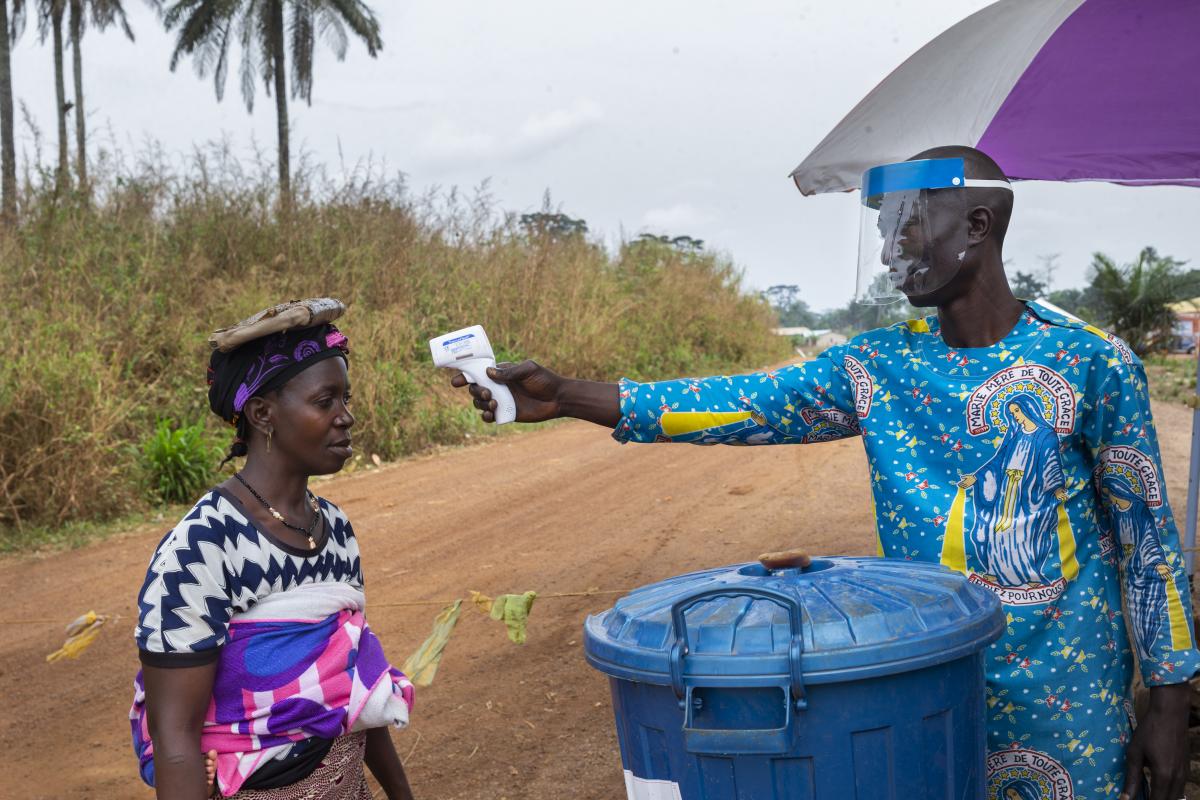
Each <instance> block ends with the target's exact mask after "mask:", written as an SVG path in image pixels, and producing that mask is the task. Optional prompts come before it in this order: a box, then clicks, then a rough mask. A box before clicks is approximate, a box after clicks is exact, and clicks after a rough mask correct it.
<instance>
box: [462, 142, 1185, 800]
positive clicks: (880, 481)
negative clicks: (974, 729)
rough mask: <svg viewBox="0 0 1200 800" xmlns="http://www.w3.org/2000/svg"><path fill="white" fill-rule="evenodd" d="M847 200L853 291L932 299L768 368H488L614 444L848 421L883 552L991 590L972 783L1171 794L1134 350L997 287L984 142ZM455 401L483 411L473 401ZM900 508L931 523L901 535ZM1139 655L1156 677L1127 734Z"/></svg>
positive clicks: (1175, 594) (1159, 495) (1069, 797)
mask: <svg viewBox="0 0 1200 800" xmlns="http://www.w3.org/2000/svg"><path fill="white" fill-rule="evenodd" d="M861 199H862V226H861V228H860V240H859V265H858V288H857V292H856V294H857V297H858V300H859V301H860V302H863V303H883V302H892V301H895V300H898V299H902V298H907V299H908V301H909V302H910V303H912V304H913V305H915V306H919V307H927V308H934V309H936V313H932V314H930V315H929V316H926V317H924V318H919V319H912V320H908V321H907V322H902V323H898V324H896V325H892V326H890V327H887V328H880V329H877V330H872V331H868V332H866V333H863V334H861V335H859V336H856V337H855V338H854V339H852V340H851V341H849V342H847V343H846V344H844V345H838V346H835V347H833V348H830V349H829V350H827V351H825V352H824V353H822V354H821V355H820V356H818V357H817V358H816V359H813V360H811V361H808V362H804V363H802V364H796V365H793V366H789V367H786V368H784V369H782V370H778V371H775V372H770V373H756V374H751V375H739V376H718V377H712V378H706V379H699V380H697V379H684V380H674V381H657V382H653V383H636V382H634V381H630V380H624V379H623V380H621V381H620V382H619V383H603V382H592V381H580V380H573V379H568V378H564V377H561V376H559V375H557V374H555V373H554V372H552V371H550V370H548V369H546V368H544V367H541V366H539V365H538V364H536V363H534V362H532V361H525V362H522V363H520V364H508V365H500V366H498V367H497V368H496V369H495V370H493V371H492V372H491V375H492V377H493V378H494V379H495V380H497V381H500V382H502V383H506V384H507V385H508V386H509V387H510V388H511V389H512V392H513V396H514V398H515V399H516V402H517V419H518V420H519V421H522V422H539V421H543V420H548V419H554V418H557V417H564V416H566V417H576V418H579V419H586V420H590V421H592V422H596V423H598V424H601V425H604V426H605V427H608V428H610V429H612V431H613V436H614V437H615V438H616V439H618V440H619V441H622V442H629V441H634V442H692V443H701V444H712V443H730V444H804V443H815V442H819V441H827V440H829V439H831V438H844V437H849V436H861V438H862V440H863V444H864V446H865V447H866V451H867V458H868V461H869V466H870V470H869V474H870V476H871V481H872V491H873V494H874V504H875V508H876V510H877V515H878V516H877V523H876V529H877V534H878V549H879V553H880V554H881V555H885V556H900V555H901V554H902V553H901V546H902V545H903V546H904V547H905V548H906V550H905V551H904V555H905V556H906V557H910V558H920V559H922V560H927V561H933V562H940V563H942V564H945V565H946V566H948V567H950V568H952V569H955V570H959V571H961V572H963V573H964V574H966V575H967V576H968V577H969V579H970V580H971V581H972V582H974V583H976V584H978V585H981V586H984V587H986V588H988V589H989V590H991V591H993V592H994V593H995V594H996V595H997V596H998V597H999V598H1000V600H1001V602H1002V603H1003V604H1004V605H1005V608H1006V611H1007V617H1008V621H1009V625H1008V629H1007V631H1006V633H1005V635H1004V636H1003V637H1002V638H1001V639H1000V640H999V641H998V642H997V643H996V644H995V645H993V646H992V647H991V650H990V652H988V653H987V654H986V658H985V664H986V677H987V693H988V696H987V709H988V710H987V718H988V724H989V730H988V757H987V782H988V792H989V796H995V797H1004V796H1007V795H1006V792H1011V791H1016V790H1017V788H1018V787H1019V788H1020V790H1021V791H1024V792H1032V793H1033V794H1031V795H1030V796H1040V797H1041V798H1045V799H1046V800H1074V799H1075V798H1079V799H1080V800H1082V799H1083V798H1087V800H1093V798H1114V797H1117V796H1118V795H1119V796H1120V797H1122V798H1126V797H1129V798H1132V797H1137V796H1139V789H1140V784H1141V782H1142V780H1143V769H1145V770H1146V771H1148V773H1149V777H1150V780H1151V786H1152V790H1151V793H1149V794H1147V793H1146V791H1145V790H1143V791H1142V792H1141V794H1140V796H1141V797H1142V798H1145V800H1178V798H1181V797H1182V796H1183V786H1184V781H1185V779H1186V776H1187V772H1188V767H1189V759H1188V751H1187V719H1188V709H1189V702H1188V699H1189V696H1188V684H1187V680H1188V679H1189V678H1190V677H1191V676H1193V675H1194V674H1196V673H1197V671H1198V670H1200V651H1198V650H1197V649H1196V644H1195V641H1194V638H1193V633H1192V630H1191V627H1190V624H1189V620H1190V619H1191V610H1190V600H1189V597H1188V584H1187V577H1186V575H1185V574H1184V571H1183V560H1182V558H1181V551H1180V540H1179V535H1178V531H1177V530H1176V528H1175V524H1174V522H1173V520H1172V517H1171V514H1170V511H1169V507H1168V504H1167V498H1166V492H1165V488H1164V480H1163V477H1162V467H1161V460H1160V458H1159V452H1158V444H1157V439H1156V435H1155V431H1154V427H1153V423H1152V420H1151V416H1150V403H1149V398H1148V393H1147V387H1146V377H1145V373H1144V371H1143V369H1142V365H1141V363H1140V362H1139V361H1138V359H1137V358H1136V356H1134V355H1133V354H1132V352H1131V351H1130V350H1129V348H1128V346H1126V345H1125V344H1124V343H1123V342H1121V341H1120V340H1119V339H1117V338H1116V337H1113V336H1111V335H1110V334H1107V333H1105V332H1103V331H1101V330H1099V329H1097V328H1094V327H1092V326H1091V325H1088V324H1086V323H1084V322H1082V321H1080V320H1077V319H1074V318H1072V317H1069V316H1066V315H1064V314H1062V313H1061V312H1059V311H1057V310H1056V309H1053V308H1051V307H1049V306H1046V305H1043V304H1041V303H1038V302H1035V301H1025V300H1019V299H1017V298H1016V297H1014V296H1013V294H1012V291H1011V290H1010V288H1009V285H1008V282H1007V279H1006V277H1005V274H1004V266H1003V256H1002V249H1003V242H1004V235H1005V233H1006V230H1007V227H1008V223H1009V217H1010V215H1011V212H1012V207H1013V193H1012V190H1011V187H1010V186H1009V184H1008V180H1007V179H1006V178H1005V176H1004V174H1003V172H1002V171H1001V170H1000V168H999V167H998V166H997V165H996V164H995V162H993V161H992V160H991V159H990V158H989V157H988V156H987V155H985V154H984V153H982V152H980V151H978V150H974V149H972V148H966V147H942V148H935V149H933V150H929V151H926V152H924V153H920V154H918V155H917V156H914V157H913V158H912V159H910V160H909V161H906V162H901V163H899V164H889V165H883V166H880V167H876V168H873V169H871V170H868V171H867V172H866V173H865V174H864V177H863V189H862V198H861ZM453 383H454V385H455V386H460V387H461V386H466V385H467V384H466V381H465V379H463V378H462V377H461V376H456V378H455V379H454V381H453ZM470 392H471V394H472V396H473V398H474V404H475V406H476V407H477V408H478V409H480V410H481V411H482V412H483V418H484V419H485V420H487V421H491V419H492V414H493V412H494V410H495V401H494V400H492V398H491V396H490V393H489V392H488V391H487V390H486V389H482V388H480V387H478V386H477V385H474V384H472V385H471V386H470ZM1118 484H1119V485H1120V486H1123V487H1124V489H1123V490H1114V489H1112V488H1111V487H1113V486H1117V485H1118ZM1100 486H1106V487H1109V489H1108V490H1107V491H1106V492H1105V493H1103V494H1101V492H1100V490H1099V488H1098V487H1100ZM1130 497H1136V498H1138V501H1137V502H1134V501H1133V500H1130V499H1129V498H1130ZM1113 498H1117V499H1120V500H1121V502H1120V503H1117V501H1116V500H1115V499H1113ZM1130 507H1134V508H1137V509H1138V511H1139V514H1140V516H1138V517H1137V520H1136V522H1138V525H1134V524H1133V523H1129V522H1128V521H1127V519H1126V518H1127V517H1129V514H1128V512H1127V511H1126V509H1127V508H1130ZM1122 514H1123V515H1124V516H1122ZM901 518H903V519H907V520H914V519H915V520H925V522H924V523H922V524H918V525H917V528H919V530H916V531H914V530H913V528H912V527H911V526H910V527H909V528H908V529H907V530H906V531H905V533H906V534H907V535H902V534H901V532H900V531H899V530H896V529H895V528H893V527H892V523H891V520H892V519H901ZM1130 518H1132V517H1130ZM1118 529H1119V531H1120V536H1121V544H1128V542H1129V541H1132V540H1134V537H1138V538H1136V541H1137V542H1141V541H1147V542H1148V541H1150V537H1151V536H1153V539H1154V544H1155V547H1156V548H1157V549H1155V550H1154V553H1155V555H1156V558H1155V559H1149V558H1141V557H1138V558H1135V557H1134V556H1135V555H1137V553H1139V552H1140V550H1139V549H1138V548H1137V547H1120V546H1118V545H1117V544H1116V543H1115V540H1114V531H1116V530H1118ZM1149 549H1150V548H1149V547H1148V545H1147V546H1144V547H1141V551H1147V552H1149ZM1160 552H1161V554H1162V557H1161V558H1158V557H1157V554H1158V553H1160ZM1143 573H1145V574H1143ZM1147 587H1149V588H1147ZM1151 590H1153V591H1151ZM1123 592H1124V595H1125V599H1126V602H1127V603H1128V604H1129V605H1130V607H1131V610H1130V614H1129V616H1130V618H1132V620H1134V622H1133V623H1129V622H1128V620H1127V618H1126V616H1125V614H1124V613H1123V611H1122V593H1123ZM1130 637H1133V641H1134V643H1135V644H1131V639H1130ZM1135 649H1136V655H1137V661H1138V666H1140V669H1141V675H1142V679H1143V681H1144V682H1145V684H1146V685H1148V686H1150V687H1151V688H1150V702H1149V704H1148V708H1147V710H1146V711H1145V712H1144V716H1143V718H1142V719H1140V720H1138V721H1137V725H1136V729H1135V728H1134V726H1133V724H1132V720H1131V718H1130V717H1131V714H1132V702H1131V697H1130V684H1131V682H1132V676H1133V668H1134V658H1135ZM1023 796H1024V795H1023Z"/></svg>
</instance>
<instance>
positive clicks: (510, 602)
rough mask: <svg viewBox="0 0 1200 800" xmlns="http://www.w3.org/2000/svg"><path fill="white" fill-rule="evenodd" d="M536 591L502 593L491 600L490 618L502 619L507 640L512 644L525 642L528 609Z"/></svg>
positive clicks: (531, 605) (531, 606)
mask: <svg viewBox="0 0 1200 800" xmlns="http://www.w3.org/2000/svg"><path fill="white" fill-rule="evenodd" d="M535 599H537V592H525V593H524V594H502V595H500V596H499V597H497V598H496V599H495V600H493V601H492V610H491V614H490V616H491V618H492V619H494V620H502V621H503V622H504V626H505V627H506V628H508V640H509V641H510V642H512V643H513V644H525V627H526V625H528V624H529V611H530V609H532V608H533V601H534V600H535Z"/></svg>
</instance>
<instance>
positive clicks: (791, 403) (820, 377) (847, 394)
mask: <svg viewBox="0 0 1200 800" xmlns="http://www.w3.org/2000/svg"><path fill="white" fill-rule="evenodd" d="M840 359H841V355H840V353H835V352H834V351H829V352H827V353H825V354H823V355H822V356H820V357H818V358H816V359H814V360H812V361H808V362H805V363H803V364H797V365H793V366H788V367H784V368H782V369H779V370H768V371H763V372H756V373H751V374H747V375H735V376H715V377H711V378H701V379H697V378H684V379H679V380H669V381H656V382H652V383H637V382H634V381H630V380H622V381H621V382H620V383H603V382H594V381H580V380H574V379H570V378H564V377H562V376H559V375H557V374H555V373H554V372H552V371H550V370H548V369H546V368H545V367H542V366H539V365H538V364H536V363H534V362H532V361H525V362H522V363H520V364H512V365H500V366H499V367H497V368H495V369H494V370H492V371H491V372H490V373H489V374H490V375H491V377H492V378H493V379H494V380H496V381H497V382H499V383H504V384H506V385H508V386H509V388H510V389H511V390H512V392H513V397H514V399H515V400H516V405H517V420H518V421H521V422H541V421H544V420H548V419H555V418H558V417H574V418H576V419H585V420H588V421H590V422H595V423H597V424H599V425H603V426H605V427H608V428H612V429H613V432H614V436H615V437H616V438H617V439H619V440H621V441H639V442H655V441H674V442H693V443H698V444H714V443H721V442H726V443H731V444H781V443H796V442H810V441H825V440H829V439H838V438H843V437H846V436H856V435H859V433H860V430H859V426H858V418H857V416H856V414H855V411H854V391H853V386H852V383H851V381H850V380H849V378H848V376H847V375H846V372H845V370H844V368H843V366H842V364H841V361H840ZM452 383H453V385H454V386H458V387H462V386H466V385H467V381H466V378H465V377H463V376H461V375H459V376H455V378H454V379H453V381H452ZM470 391H471V395H472V397H473V398H474V404H475V407H476V408H477V409H479V410H480V411H481V412H483V419H484V420H485V421H488V422H490V421H492V419H493V412H494V410H495V406H496V403H495V401H494V400H493V399H492V397H491V393H490V392H488V390H487V389H484V388H482V387H479V386H475V385H472V386H471V387H470Z"/></svg>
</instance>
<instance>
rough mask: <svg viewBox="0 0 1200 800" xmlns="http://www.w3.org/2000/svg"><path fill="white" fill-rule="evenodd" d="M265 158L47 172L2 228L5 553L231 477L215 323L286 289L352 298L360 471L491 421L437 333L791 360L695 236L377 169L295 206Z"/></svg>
mask: <svg viewBox="0 0 1200 800" xmlns="http://www.w3.org/2000/svg"><path fill="white" fill-rule="evenodd" d="M273 166H274V165H273V164H272V163H270V162H269V161H266V160H263V161H260V162H256V163H253V164H246V163H243V162H239V161H238V160H237V159H235V158H233V157H232V156H231V155H230V153H229V151H228V149H227V148H224V147H221V146H212V147H210V148H207V149H198V150H197V151H196V153H195V154H194V156H193V157H192V159H191V160H190V162H189V163H187V164H185V165H178V164H174V163H173V162H172V161H171V160H170V159H168V158H166V157H164V156H162V155H161V154H159V153H157V152H155V151H150V152H148V153H147V154H145V155H144V156H143V157H142V158H140V159H138V160H137V161H136V162H131V163H126V162H123V161H121V160H120V159H119V158H116V157H114V156H112V155H111V154H110V155H106V156H103V157H101V158H100V159H98V160H97V161H96V162H95V163H94V164H93V168H92V174H91V176H90V186H89V189H90V191H89V194H88V195H84V194H79V193H76V194H66V195H63V194H62V193H61V188H60V189H59V191H57V192H56V189H55V176H54V174H53V172H52V171H50V170H46V171H45V173H44V174H43V175H41V176H40V178H39V176H34V177H33V179H30V180H26V181H25V183H24V189H23V193H22V195H21V197H20V202H19V203H18V206H19V208H20V209H21V213H20V217H19V219H18V221H17V222H16V224H15V225H12V226H10V227H8V228H7V229H4V230H2V231H0V302H2V303H3V304H4V307H5V318H6V319H5V330H4V336H3V337H0V550H12V549H17V548H24V547H27V546H33V545H36V544H37V543H38V542H42V541H46V540H48V539H55V538H57V539H59V540H65V541H75V540H77V539H78V538H79V536H82V535H84V534H83V533H80V531H81V530H86V529H87V527H88V526H89V525H92V524H93V523H96V522H98V521H103V520H111V519H114V518H124V517H126V516H127V515H129V514H136V513H139V512H144V511H146V510H147V509H153V508H154V507H155V506H156V505H157V504H160V503H161V502H164V501H167V500H171V501H178V500H179V499H180V498H183V497H187V496H189V495H190V494H193V493H194V492H196V491H198V490H199V489H201V488H203V486H205V485H208V483H210V482H211V481H213V480H214V479H217V476H216V474H215V467H216V464H217V461H218V460H219V454H220V453H222V452H223V451H224V450H225V449H226V448H227V447H228V444H229V442H230V440H231V438H232V432H231V431H230V430H229V429H227V428H225V427H224V426H222V425H221V424H220V421H219V420H217V418H216V417H215V416H213V415H212V414H211V413H210V412H209V410H208V404H207V389H206V387H205V367H206V364H207V359H208V354H209V349H208V346H207V343H206V339H207V336H208V334H209V332H211V331H212V330H213V329H214V328H217V327H221V326H225V325H229V324H231V323H233V322H235V321H237V320H238V319H241V318H243V317H246V316H248V315H250V314H252V313H253V312H255V311H257V310H259V309H261V308H264V307H266V306H268V305H271V304H273V303H276V302H279V301H280V300H281V299H288V298H299V297H306V296H316V295H331V296H336V297H340V298H342V299H343V300H344V301H346V302H347V304H348V306H349V312H348V314H347V316H346V317H345V318H344V320H343V323H344V328H345V330H346V332H347V334H348V335H349V337H350V344H351V371H350V375H351V380H352V382H353V392H354V404H355V406H354V407H355V410H356V414H357V416H358V419H359V423H358V425H357V426H356V429H355V443H356V450H357V451H358V453H359V455H358V456H356V459H357V460H356V462H355V464H354V465H352V466H354V467H357V468H362V467H366V466H368V465H370V464H372V463H373V462H374V457H375V456H378V457H379V459H381V460H388V459H394V458H396V457H399V456H402V455H404V454H407V453H413V452H417V451H420V450H422V449H425V448H428V447H431V446H434V445H439V444H448V443H456V442H461V441H463V440H464V438H465V437H467V436H468V435H476V436H478V435H488V434H490V433H491V432H492V431H491V429H490V426H485V425H484V424H483V423H481V422H479V421H478V420H477V419H476V415H475V414H473V413H472V412H471V411H470V409H469V407H468V404H467V403H466V402H465V401H464V399H463V397H462V396H461V395H457V394H455V393H452V391H451V390H450V389H449V387H448V385H447V381H448V378H449V376H448V375H447V374H445V373H444V371H439V370H435V369H434V368H433V367H432V365H431V363H430V359H429V351H428V345H427V340H428V339H429V338H431V337H432V336H435V335H437V334H441V333H445V332H447V331H450V330H453V329H455V328H459V327H464V326H466V325H470V324H474V323H480V324H482V325H484V326H485V328H486V329H487V331H488V334H489V337H490V338H491V340H492V342H493V344H494V345H495V346H496V347H497V348H498V350H499V352H498V353H497V355H498V357H500V358H502V359H515V358H521V357H526V356H527V357H532V358H536V359H538V360H540V361H542V362H544V363H546V364H548V365H551V366H553V367H554V368H556V369H560V370H562V371H563V372H564V373H567V374H573V375H579V376H581V377H590V378H607V379H613V378H616V377H619V376H621V375H629V376H630V377H637V378H651V377H665V376H673V375H679V374H696V373H705V372H717V371H722V370H729V369H736V368H748V367H753V366H756V365H762V364H766V363H769V362H772V361H777V360H780V359H781V358H784V357H786V355H787V351H788V347H787V343H786V342H785V341H783V340H781V339H780V338H779V337H776V336H774V335H773V334H772V332H771V327H772V326H773V325H774V322H775V319H774V315H773V314H772V312H771V311H770V309H769V307H768V305H767V304H766V302H765V301H763V300H762V299H761V298H759V297H757V296H754V295H750V294H746V293H745V292H743V290H742V286H741V276H740V272H739V270H738V269H737V268H736V267H735V266H734V265H733V263H732V262H731V261H729V260H728V259H727V258H725V257H724V256H721V255H719V254H715V253H712V252H709V251H706V250H704V249H703V248H702V247H698V246H697V245H696V242H695V241H694V240H687V241H683V242H671V241H660V240H651V239H643V240H641V241H636V242H626V243H624V244H622V245H620V247H619V248H618V249H617V250H616V252H613V251H611V250H610V249H609V248H606V247H605V246H603V245H602V244H601V243H599V242H598V241H597V240H595V239H594V238H592V237H590V236H589V234H588V232H587V226H586V223H584V222H583V221H582V220H573V219H571V218H570V217H567V216H566V215H564V214H561V213H558V212H557V211H556V210H555V209H552V208H549V207H547V208H546V209H545V210H544V211H543V212H540V213H536V214H527V215H524V216H523V217H516V216H514V215H509V214H504V213H502V212H501V211H500V210H499V209H497V208H496V206H495V204H494V203H493V202H492V201H491V199H490V198H489V197H488V195H487V193H486V191H480V192H477V193H475V194H472V195H470V196H464V195H461V194H458V193H455V192H453V191H450V192H447V193H441V194H429V195H425V196H422V197H414V196H412V195H411V194H410V193H409V192H408V191H407V190H406V188H405V186H404V184H403V181H402V180H400V179H387V178H385V177H384V176H381V175H379V174H377V173H376V172H372V171H371V170H369V169H364V170H361V171H358V172H353V173H350V174H346V175H343V176H341V177H339V178H336V179H335V178H330V177H329V176H327V175H326V174H324V173H323V172H321V171H320V170H304V169H301V170H297V171H295V172H294V173H293V175H292V185H291V190H292V193H293V198H294V199H293V203H292V206H291V208H290V210H289V214H287V215H282V214H280V213H278V209H279V203H278V184H277V181H276V176H274V175H273V174H272V173H273V172H274V170H273ZM685 238H686V237H685ZM227 469H228V468H227ZM77 534H78V535H77ZM64 537H65V539H64Z"/></svg>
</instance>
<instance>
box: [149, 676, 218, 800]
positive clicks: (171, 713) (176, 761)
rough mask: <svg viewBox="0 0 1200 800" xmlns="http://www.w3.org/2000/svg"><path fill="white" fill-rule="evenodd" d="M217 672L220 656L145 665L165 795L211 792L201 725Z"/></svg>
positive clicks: (172, 798) (191, 799)
mask: <svg viewBox="0 0 1200 800" xmlns="http://www.w3.org/2000/svg"><path fill="white" fill-rule="evenodd" d="M216 673H217V663H216V662H215V661H214V662H213V663H211V664H204V665H203V666H199V667H178V668H170V669H168V668H164V667H150V666H143V667H142V681H143V683H144V684H145V687H146V721H147V723H148V724H149V726H150V738H151V739H152V740H153V741H154V791H155V794H156V796H157V797H159V798H160V800H167V799H168V798H169V800H205V798H207V797H208V796H209V789H208V781H207V779H206V777H205V774H204V754H203V753H202V752H200V731H201V729H203V727H204V714H205V712H207V711H208V704H209V702H210V701H211V700H212V687H213V677H214V676H215V675H216Z"/></svg>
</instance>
